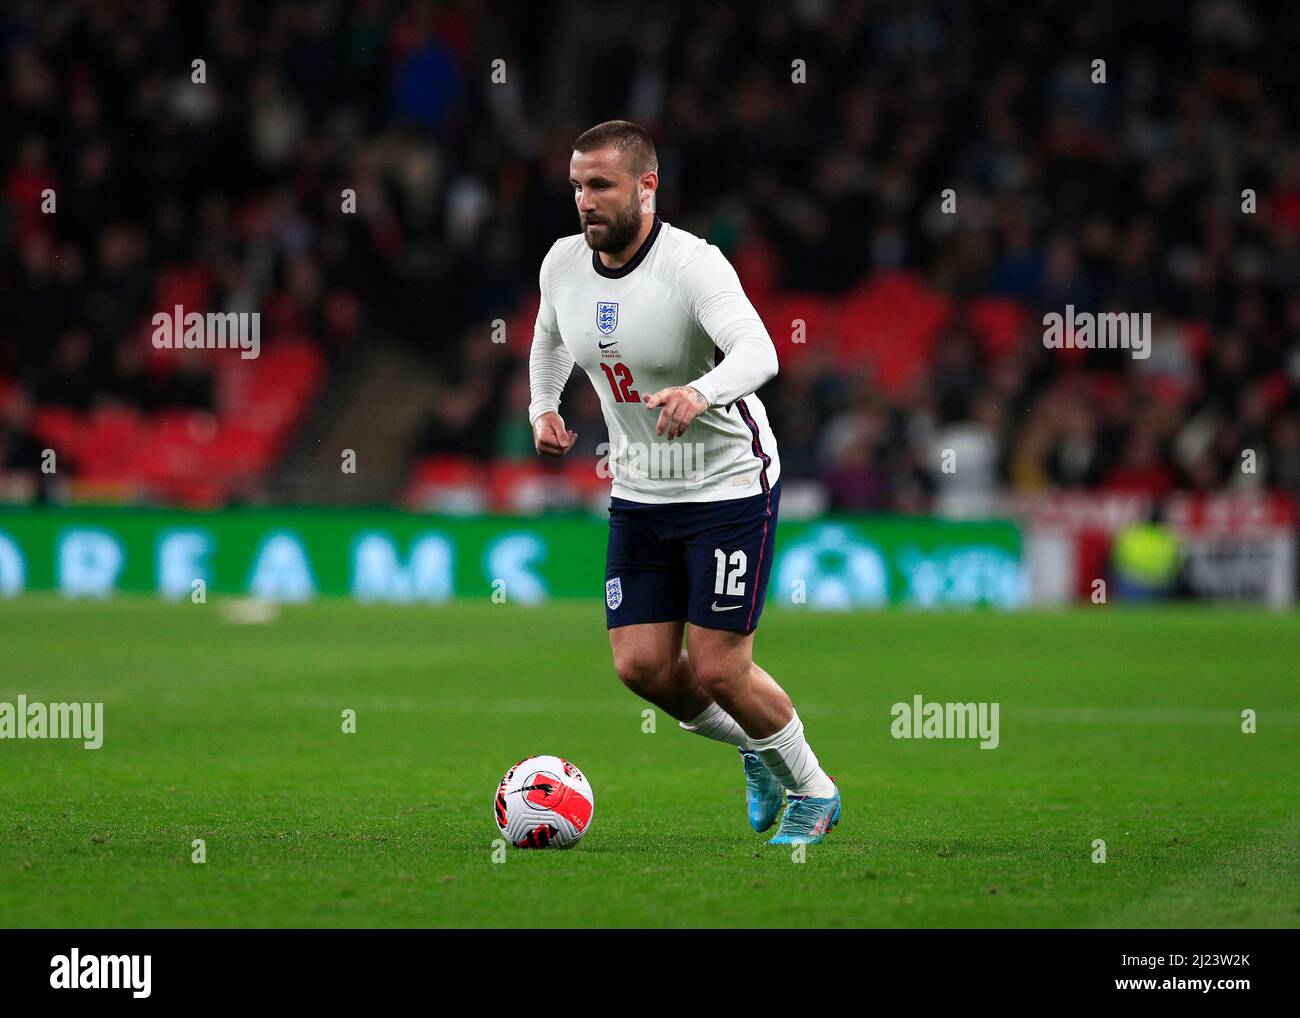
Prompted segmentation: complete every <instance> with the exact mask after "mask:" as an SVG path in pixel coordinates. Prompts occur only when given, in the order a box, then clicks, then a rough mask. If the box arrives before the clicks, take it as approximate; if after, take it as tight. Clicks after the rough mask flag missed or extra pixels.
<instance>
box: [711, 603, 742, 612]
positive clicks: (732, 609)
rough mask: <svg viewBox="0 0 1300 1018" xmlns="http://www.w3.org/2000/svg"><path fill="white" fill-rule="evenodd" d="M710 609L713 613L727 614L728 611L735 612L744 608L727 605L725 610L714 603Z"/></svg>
mask: <svg viewBox="0 0 1300 1018" xmlns="http://www.w3.org/2000/svg"><path fill="white" fill-rule="evenodd" d="M711 607H712V608H713V610H714V611H715V612H729V611H735V610H736V609H737V608H743V607H745V606H744V605H743V604H729V605H727V607H725V608H719V607H718V602H717V601H714V602H713V604H712V606H711Z"/></svg>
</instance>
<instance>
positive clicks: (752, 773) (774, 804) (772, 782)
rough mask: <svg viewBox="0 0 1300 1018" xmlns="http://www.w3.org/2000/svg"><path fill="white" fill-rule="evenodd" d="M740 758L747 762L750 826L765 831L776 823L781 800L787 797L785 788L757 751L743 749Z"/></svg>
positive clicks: (746, 776) (747, 801)
mask: <svg viewBox="0 0 1300 1018" xmlns="http://www.w3.org/2000/svg"><path fill="white" fill-rule="evenodd" d="M740 758H741V760H743V761H744V763H745V804H746V805H747V806H748V807H749V826H750V827H752V828H754V830H756V831H760V832H761V831H765V830H767V829H768V828H769V827H771V826H772V825H773V824H774V823H776V817H777V814H778V813H780V812H781V802H782V801H783V800H784V799H785V789H784V788H782V787H781V782H779V781H777V780H776V778H774V777H773V776H772V772H771V771H769V770H768V769H767V764H765V763H763V761H762V760H760V759H759V756H758V754H757V753H754V752H751V751H748V750H744V749H742V750H741V751H740Z"/></svg>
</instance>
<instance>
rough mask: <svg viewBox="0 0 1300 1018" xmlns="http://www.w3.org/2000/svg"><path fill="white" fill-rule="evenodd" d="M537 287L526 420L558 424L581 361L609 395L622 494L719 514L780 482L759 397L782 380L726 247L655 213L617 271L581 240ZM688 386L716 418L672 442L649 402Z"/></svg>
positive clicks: (603, 400) (605, 406)
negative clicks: (553, 414)
mask: <svg viewBox="0 0 1300 1018" xmlns="http://www.w3.org/2000/svg"><path fill="white" fill-rule="evenodd" d="M539 282H540V286H541V291H542V299H541V305H540V308H539V310H538V314H537V324H536V326H535V328H534V330H533V347H532V352H531V356H530V359H529V378H530V381H531V383H532V404H531V405H530V406H529V410H528V417H529V420H530V421H535V420H536V419H537V417H538V416H539V415H541V414H543V413H545V412H546V411H548V410H550V411H557V412H558V410H559V397H560V393H561V391H562V390H563V388H564V384H565V382H566V381H567V379H568V377H569V373H570V371H571V370H572V368H573V364H574V363H575V362H576V363H577V364H578V365H579V366H580V367H581V368H582V370H583V371H585V372H586V373H587V377H588V378H590V379H591V384H592V385H593V386H595V387H596V392H597V393H598V394H599V396H600V405H601V409H602V410H603V412H604V415H605V423H606V425H607V426H608V428H609V468H610V472H611V473H612V475H613V485H612V493H613V494H614V495H615V496H617V497H618V498H625V499H630V500H632V501H635V502H652V503H667V502H716V501H721V500H723V499H734V498H744V497H747V496H750V495H757V494H760V493H763V492H766V491H768V490H769V489H770V488H771V486H772V485H773V484H775V483H776V481H777V479H778V478H779V477H780V474H781V462H780V459H779V458H778V456H777V450H776V439H775V438H774V437H773V435H772V429H771V427H770V425H769V424H768V420H767V411H766V410H765V409H764V408H763V403H762V401H761V400H759V398H758V397H757V396H755V395H753V392H754V390H755V389H757V388H758V387H759V386H761V385H762V384H763V383H764V382H766V381H767V380H768V379H769V378H771V377H772V376H774V375H775V374H776V371H777V362H776V348H775V346H773V344H772V339H771V337H770V336H769V335H768V333H767V329H766V328H765V327H764V325H763V322H762V319H760V318H759V316H758V313H757V312H756V311H755V310H754V306H753V305H752V304H751V303H750V302H749V298H747V297H746V296H745V292H744V290H743V289H742V288H741V285H740V280H739V278H738V277H737V276H736V271H735V269H733V268H732V267H731V264H730V263H729V262H728V261H727V259H726V257H725V256H724V255H723V254H722V252H721V251H719V250H718V248H717V247H715V246H714V245H712V244H709V243H708V242H707V241H705V240H702V239H701V238H699V237H696V236H694V235H692V234H690V233H687V232H685V231H684V230H678V229H675V228H674V227H673V226H671V225H669V224H668V223H665V222H663V221H662V220H661V219H660V218H659V217H658V216H657V215H656V216H655V219H654V225H653V227H652V229H651V232H650V234H649V236H648V237H647V238H646V240H645V242H644V243H643V244H642V246H641V247H640V248H639V249H638V250H637V252H636V254H635V255H634V256H633V257H632V258H630V259H629V260H628V261H627V263H626V264H625V265H623V266H621V267H620V268H618V269H608V268H606V267H605V266H604V264H603V263H601V262H600V260H599V255H597V253H596V252H595V251H592V250H591V248H589V247H588V246H587V242H586V240H585V239H584V238H583V236H582V234H575V235H574V236H572V237H564V238H562V239H560V240H557V241H556V242H555V243H554V244H553V245H552V246H551V250H550V251H549V252H548V253H547V255H546V258H545V259H544V260H543V262H542V269H541V273H540V278H539ZM679 385H691V386H694V387H695V388H696V389H698V390H699V391H700V392H701V393H702V394H703V395H704V397H705V399H707V400H708V401H709V409H708V410H706V411H704V412H703V413H701V414H700V415H699V416H698V417H696V418H695V420H693V421H692V422H691V423H690V425H689V426H688V427H687V429H686V430H685V432H683V433H682V434H681V435H679V436H678V437H677V438H675V439H674V440H673V441H671V442H669V441H667V440H665V439H664V438H663V437H662V436H658V435H656V434H655V423H656V421H658V419H659V414H660V409H661V408H658V407H656V408H654V409H648V408H647V407H646V406H645V405H644V403H643V398H644V397H647V396H650V395H652V394H653V393H656V392H658V391H659V390H660V389H666V388H669V387H671V386H679Z"/></svg>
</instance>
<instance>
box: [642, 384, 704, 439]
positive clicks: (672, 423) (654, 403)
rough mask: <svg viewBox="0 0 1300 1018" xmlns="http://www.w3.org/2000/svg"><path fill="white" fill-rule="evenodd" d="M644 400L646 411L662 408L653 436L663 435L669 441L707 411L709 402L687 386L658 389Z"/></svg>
mask: <svg viewBox="0 0 1300 1018" xmlns="http://www.w3.org/2000/svg"><path fill="white" fill-rule="evenodd" d="M644 399H645V405H646V409H648V410H653V409H654V408H655V407H663V409H662V410H660V411H659V420H658V422H657V423H656V424H655V434H656V435H663V436H665V437H666V438H667V439H668V440H669V441H672V440H673V439H674V438H676V437H677V436H678V435H680V434H681V433H682V432H683V431H685V430H686V426H687V425H688V424H690V423H691V421H693V420H695V418H697V417H698V416H700V414H702V413H704V411H705V410H707V409H709V401H708V400H707V399H705V398H704V396H703V395H702V394H701V393H700V391H699V390H698V389H692V388H691V387H690V386H689V385H675V386H673V387H672V388H670V389H660V390H659V391H658V392H656V393H655V394H654V395H653V396H646V397H644Z"/></svg>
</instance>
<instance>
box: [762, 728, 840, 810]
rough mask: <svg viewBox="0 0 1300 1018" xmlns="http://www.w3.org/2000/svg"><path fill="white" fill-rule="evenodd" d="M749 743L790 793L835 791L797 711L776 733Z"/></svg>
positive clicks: (824, 794)
mask: <svg viewBox="0 0 1300 1018" xmlns="http://www.w3.org/2000/svg"><path fill="white" fill-rule="evenodd" d="M750 746H751V747H752V748H753V750H754V752H755V753H757V754H758V758H759V759H760V760H762V761H763V763H765V764H766V765H767V769H768V770H769V771H771V772H772V776H773V777H774V778H776V780H777V781H779V782H781V784H782V785H784V786H785V790H786V791H787V792H789V793H790V794H791V795H810V796H812V797H813V798H814V799H826V798H829V797H830V796H832V795H834V794H835V782H833V781H831V779H830V778H828V777H827V776H826V772H825V771H824V770H822V769H821V766H820V765H819V764H818V763H817V756H816V754H814V753H813V751H812V747H811V746H809V745H808V741H807V740H806V739H805V738H804V737H803V722H802V721H800V720H799V713H798V712H797V711H796V712H795V715H794V717H792V718H791V719H790V723H789V724H788V725H786V726H785V727H784V728H782V729H781V730H780V731H779V732H776V733H775V734H773V735H769V736H768V737H767V738H766V739H751V740H750Z"/></svg>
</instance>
